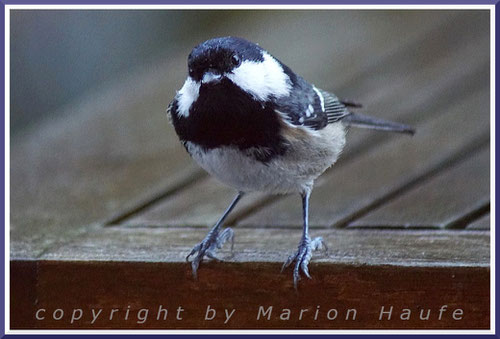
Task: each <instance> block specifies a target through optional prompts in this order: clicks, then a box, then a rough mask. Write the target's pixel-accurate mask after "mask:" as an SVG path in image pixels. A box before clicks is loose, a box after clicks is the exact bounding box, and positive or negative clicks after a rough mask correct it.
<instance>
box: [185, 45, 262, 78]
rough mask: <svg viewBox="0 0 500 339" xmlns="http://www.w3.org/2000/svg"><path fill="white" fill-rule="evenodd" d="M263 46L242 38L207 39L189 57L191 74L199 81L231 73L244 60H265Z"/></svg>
mask: <svg viewBox="0 0 500 339" xmlns="http://www.w3.org/2000/svg"><path fill="white" fill-rule="evenodd" d="M262 51H263V50H262V48H260V47H259V46H258V45H256V44H254V43H252V42H250V41H247V40H245V39H242V38H236V37H222V38H215V39H210V40H207V41H205V42H203V43H201V44H199V45H198V46H196V47H195V48H193V50H192V51H191V53H190V54H189V57H188V69H189V76H190V77H191V78H192V79H193V80H195V81H197V82H199V81H202V80H203V78H204V77H205V80H211V79H213V77H220V76H221V75H223V74H226V73H230V72H231V71H232V70H233V69H234V68H236V67H238V66H239V65H240V64H241V63H242V62H243V61H263V56H262Z"/></svg>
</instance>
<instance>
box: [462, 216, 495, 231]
mask: <svg viewBox="0 0 500 339" xmlns="http://www.w3.org/2000/svg"><path fill="white" fill-rule="evenodd" d="M490 227H491V218H490V214H489V213H488V214H485V215H484V216H482V217H481V218H479V219H477V220H475V221H473V222H472V223H470V224H469V225H467V229H471V230H489V229H490Z"/></svg>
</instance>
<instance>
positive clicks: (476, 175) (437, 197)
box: [349, 147, 490, 228]
mask: <svg viewBox="0 0 500 339" xmlns="http://www.w3.org/2000/svg"><path fill="white" fill-rule="evenodd" d="M489 164H490V148H489V147H485V148H483V149H482V150H480V151H478V152H477V153H475V154H473V155H472V156H469V157H468V158H466V159H465V160H464V161H462V162H460V163H458V164H456V165H455V166H453V167H451V168H448V169H445V170H443V171H442V172H440V173H439V174H438V175H436V176H434V177H431V178H430V179H429V180H427V181H425V182H423V183H421V184H420V185H418V186H415V187H414V188H413V189H410V190H408V191H406V192H405V193H403V194H401V195H399V196H398V197H397V198H395V199H394V200H391V201H389V202H386V203H385V204H384V205H383V206H381V207H380V208H378V209H376V210H374V211H372V212H371V213H369V214H367V215H365V216H364V217H362V218H360V219H357V220H356V221H354V222H352V223H351V224H349V227H427V228H433V227H434V228H445V227H448V228H450V227H461V228H464V227H465V225H467V223H468V219H467V217H468V216H469V214H471V213H474V212H477V211H481V210H484V209H485V208H486V210H488V209H489V204H490V173H489V170H488V168H489ZM483 213H484V212H483ZM458 223H460V225H459V224H458Z"/></svg>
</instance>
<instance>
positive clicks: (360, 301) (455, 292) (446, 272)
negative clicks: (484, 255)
mask: <svg viewBox="0 0 500 339" xmlns="http://www.w3.org/2000/svg"><path fill="white" fill-rule="evenodd" d="M18 264H20V263H19V262H14V263H13V265H18ZM279 269H280V265H279V264H275V263H258V262H257V263H247V264H244V265H242V264H229V263H224V264H217V263H211V264H208V265H205V266H204V267H203V274H202V275H201V276H200V279H199V280H198V281H193V280H192V277H191V274H190V272H189V265H187V264H186V263H144V262H121V263H116V262H115V263H109V262H88V261H83V262H74V261H69V262H60V261H58V262H52V261H39V271H38V279H37V281H38V284H37V285H36V286H35V285H31V286H30V288H31V289H33V290H36V292H37V300H38V302H37V305H36V308H37V310H40V309H42V310H45V312H44V311H41V313H40V314H39V315H40V316H44V317H45V318H44V319H42V320H36V321H35V323H34V327H35V328H39V329H42V328H45V329H49V328H50V329H56V328H59V329H62V328H68V329H69V328H70V329H77V328H80V329H118V328H119V329H126V328H134V329H135V328H137V329H143V328H157V329H260V328H262V329H299V328H301V329H306V328H311V329H384V328H386V329H398V328H399V329H426V330H429V329H466V328H470V329H488V328H489V326H490V292H489V291H490V289H489V286H490V285H489V275H490V272H489V269H488V268H483V267H443V268H427V267H421V268H415V267H392V266H348V265H333V266H332V265H323V264H317V265H314V267H313V270H314V274H313V279H312V280H308V279H306V280H304V281H301V286H300V290H299V293H295V291H294V290H293V287H292V284H291V282H290V280H291V279H289V278H290V277H289V276H288V275H286V274H279ZM17 282H19V280H18V278H16V277H15V278H14V283H17ZM75 291H78V292H77V293H75ZM16 293H22V292H21V291H20V290H16ZM18 296H19V294H15V295H14V296H13V297H14V298H17V297H18ZM269 296H272V299H270V298H269ZM20 300H23V299H20ZM208 305H210V308H211V309H215V310H216V314H215V317H214V319H213V320H205V316H206V312H207V307H208ZM443 305H447V309H446V311H445V312H443V314H442V318H441V320H439V310H440V309H441V308H442V306H443ZM160 306H161V307H162V309H167V310H168V314H167V317H166V318H163V317H164V316H165V312H163V313H161V314H160V317H158V313H159V312H158V311H159V307H160ZM261 306H262V307H264V309H267V308H268V307H270V306H272V307H273V309H272V313H271V316H270V318H269V320H267V317H266V318H264V317H262V316H261V317H260V319H259V320H257V315H258V312H259V307H261ZM391 306H393V313H392V317H391V319H390V320H388V319H387V317H385V318H382V320H379V316H380V311H381V309H382V307H384V309H385V310H388V309H390V307H391ZM19 307H20V308H26V309H30V307H31V305H28V304H25V303H24V302H23V303H20V304H19ZM179 307H181V308H182V309H183V311H180V312H179V313H177V312H178V311H177V310H178V308H179ZM284 308H286V309H290V311H291V317H290V318H289V320H281V319H280V314H281V313H282V310H283V309H284ZM405 308H408V309H411V317H410V319H409V320H401V319H400V315H401V313H402V310H403V309H405ZM57 309H62V310H63V311H64V314H63V317H62V319H61V320H54V319H53V317H52V315H53V312H54V311H55V310H57ZM74 309H76V310H78V309H81V310H82V316H81V318H80V319H78V320H74V321H73V322H71V316H72V314H73V312H74V311H73V310H74ZM92 309H93V310H94V315H96V314H97V313H98V312H100V314H99V315H98V316H97V317H95V318H96V320H95V321H94V323H92V319H93V316H92ZM112 309H116V311H114V313H113V316H112V317H111V319H110V314H111V312H112ZM141 309H145V310H143V311H141V313H138V312H139V311H140V310H141ZM224 309H227V311H228V312H229V313H230V312H232V310H233V309H234V310H235V311H234V313H233V315H232V317H231V318H230V319H229V320H228V321H225V320H226V317H225V316H224V314H225V313H224ZM301 309H308V310H309V311H305V312H303V317H302V318H301V320H299V316H300V311H301ZM330 309H336V310H337V312H338V316H337V317H336V319H333V320H328V318H327V313H328V311H329V310H330ZM348 309H355V310H356V318H355V320H352V319H353V314H352V313H353V311H351V315H350V317H348V318H347V320H346V314H347V311H348ZM429 309H430V310H431V311H430V317H429V320H420V319H419V314H420V310H424V311H423V314H424V318H425V315H426V312H427V310H429ZM456 309H461V310H462V311H463V317H462V318H461V319H460V320H454V319H453V312H454V311H455V310H456ZM316 310H319V312H318V317H317V319H316V320H315V319H314V314H315V312H316ZM127 311H128V312H129V313H128V315H129V316H128V317H126V312H127ZM145 312H147V315H146V314H145ZM459 313H460V312H459ZM76 314H77V315H78V314H79V313H78V311H76ZM177 314H179V318H177ZM456 315H458V313H457V314H456ZM34 316H35V314H34V313H30V314H26V313H22V312H21V313H15V312H11V315H10V319H11V325H12V327H13V328H15V329H30V328H34V327H32V326H31V324H32V323H33V319H34ZM333 316H334V311H331V313H330V317H331V318H333ZM158 319H159V320H158ZM178 319H181V320H178Z"/></svg>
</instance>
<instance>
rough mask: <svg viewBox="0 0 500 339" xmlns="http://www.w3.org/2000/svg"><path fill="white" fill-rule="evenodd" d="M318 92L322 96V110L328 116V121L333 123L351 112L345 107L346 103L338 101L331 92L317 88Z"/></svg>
mask: <svg viewBox="0 0 500 339" xmlns="http://www.w3.org/2000/svg"><path fill="white" fill-rule="evenodd" d="M318 92H319V94H320V95H321V96H322V97H323V100H324V112H325V114H326V116H327V118H328V123H329V124H331V123H334V122H337V121H339V120H342V119H343V118H345V117H346V116H348V115H349V114H351V112H349V110H348V109H347V107H346V105H345V104H344V103H343V102H342V101H340V99H339V98H337V96H336V95H335V94H333V93H330V92H326V91H323V90H321V89H318Z"/></svg>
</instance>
